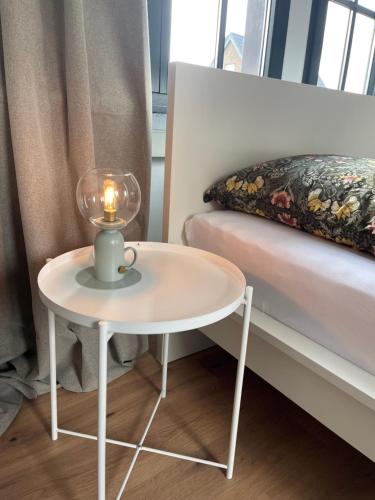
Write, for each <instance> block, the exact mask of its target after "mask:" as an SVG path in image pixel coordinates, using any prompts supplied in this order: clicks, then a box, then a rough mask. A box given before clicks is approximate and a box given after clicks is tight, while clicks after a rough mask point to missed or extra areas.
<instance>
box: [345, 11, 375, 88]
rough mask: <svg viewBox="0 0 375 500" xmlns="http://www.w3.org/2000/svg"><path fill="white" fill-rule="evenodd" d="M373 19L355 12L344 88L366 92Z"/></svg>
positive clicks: (374, 23)
mask: <svg viewBox="0 0 375 500" xmlns="http://www.w3.org/2000/svg"><path fill="white" fill-rule="evenodd" d="M374 27H375V22H374V20H373V19H371V18H370V17H367V16H363V15H362V14H357V16H356V19H355V25H354V34H353V42H352V50H351V52H350V59H349V66H348V74H347V77H346V82H345V90H347V91H349V92H357V93H359V94H362V93H366V88H367V82H368V77H369V71H370V67H371V62H372V52H373V42H374Z"/></svg>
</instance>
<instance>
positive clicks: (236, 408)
mask: <svg viewBox="0 0 375 500" xmlns="http://www.w3.org/2000/svg"><path fill="white" fill-rule="evenodd" d="M252 295H253V288H252V287H250V286H248V287H246V290H245V294H244V299H243V305H244V314H243V327H242V339H241V349H240V354H239V358H238V364H237V375H236V386H235V393H234V402H233V412H232V423H231V431H230V441H229V451H228V459H227V463H226V464H222V463H219V462H214V461H211V460H205V459H202V458H196V457H191V456H188V455H182V454H180V453H174V452H170V451H165V450H159V449H157V448H150V447H148V446H144V441H145V439H146V436H147V433H148V431H149V429H150V427H151V424H152V421H153V419H154V417H155V414H156V411H157V409H158V407H159V404H160V402H161V400H162V399H164V398H165V397H166V394H167V373H168V348H169V334H168V333H166V334H164V338H163V357H162V382H161V391H160V394H159V397H158V400H157V402H156V404H155V406H154V409H153V411H152V414H151V416H150V418H149V420H148V422H147V425H146V428H145V430H144V432H143V434H142V437H141V439H140V441H139V443H138V444H132V443H127V442H126V441H118V440H114V439H108V438H107V437H106V409H107V401H106V400H107V355H108V341H109V339H110V338H111V337H112V335H113V332H112V331H110V329H109V324H108V323H107V322H105V321H100V322H99V387H98V435H97V436H94V435H90V434H84V433H81V432H74V431H69V430H66V429H61V428H58V425H57V393H56V345H55V315H54V313H53V312H52V311H48V324H49V342H50V374H51V435H52V439H53V440H56V439H57V437H58V434H59V433H60V434H68V435H71V436H76V437H81V438H86V439H92V440H97V441H98V470H97V473H98V500H105V456H106V444H107V443H108V444H115V445H119V446H124V447H127V448H132V449H134V450H135V453H134V456H133V459H132V461H131V464H130V466H129V468H128V471H127V473H126V475H125V478H124V480H123V482H122V484H121V488H120V491H119V493H118V495H117V497H116V500H120V498H121V496H122V495H123V493H124V491H125V487H126V485H127V482H128V480H129V477H130V475H131V472H132V470H133V468H134V465H135V463H136V461H137V458H138V456H139V454H140V452H141V451H148V452H151V453H157V454H160V455H164V456H169V457H174V458H179V459H181V460H188V461H191V462H196V463H201V464H205V465H210V466H213V467H218V468H221V469H225V470H226V477H227V479H231V478H232V477H233V468H234V459H235V452H236V442H237V433H238V422H239V415H240V404H241V395H242V386H243V376H244V370H245V361H246V351H247V343H248V334H249V327H250V315H251V303H252Z"/></svg>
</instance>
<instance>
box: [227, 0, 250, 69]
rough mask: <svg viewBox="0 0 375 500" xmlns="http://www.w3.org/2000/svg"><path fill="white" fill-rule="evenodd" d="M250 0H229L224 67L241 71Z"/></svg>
mask: <svg viewBox="0 0 375 500" xmlns="http://www.w3.org/2000/svg"><path fill="white" fill-rule="evenodd" d="M247 4H248V0H229V1H228V8H227V23H226V27H225V44H224V63H223V67H224V69H229V70H230V71H241V66H242V55H243V46H244V38H245V25H246V14H247Z"/></svg>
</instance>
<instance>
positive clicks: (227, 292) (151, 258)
mask: <svg viewBox="0 0 375 500" xmlns="http://www.w3.org/2000/svg"><path fill="white" fill-rule="evenodd" d="M129 245H132V246H135V247H136V248H137V250H138V260H137V263H136V266H135V269H134V270H128V271H127V273H128V282H127V285H128V286H123V287H122V288H119V284H117V285H116V284H113V285H111V286H112V288H111V289H108V288H107V289H104V288H100V287H98V286H96V284H95V282H93V279H91V278H90V276H91V275H90V268H91V266H92V261H91V254H92V247H86V248H81V249H78V250H74V251H72V252H68V253H65V254H63V255H60V256H59V257H56V258H55V259H52V260H49V261H48V262H47V264H46V265H45V266H44V267H43V269H42V270H41V271H40V273H39V276H38V286H39V293H40V297H41V300H42V301H43V303H44V304H45V305H46V306H47V308H48V323H49V346H50V374H51V382H50V383H51V434H52V439H53V440H56V439H57V437H58V433H62V434H69V435H73V436H78V437H83V438H88V439H95V440H97V441H98V462H97V463H98V465H97V476H98V499H99V500H105V460H106V459H105V456H106V455H105V451H106V450H105V448H106V443H112V444H117V445H120V446H126V447H129V448H133V449H134V450H135V453H134V456H133V460H132V462H131V464H130V466H129V469H128V472H127V474H126V475H125V478H124V480H123V483H122V485H121V488H120V491H119V493H118V495H117V497H116V498H117V500H118V499H120V498H121V496H122V494H123V492H124V490H125V487H126V484H127V482H128V479H129V477H130V474H131V472H132V470H133V467H134V464H135V462H136V460H137V457H138V455H139V453H140V452H141V451H148V452H152V453H159V454H162V455H168V456H172V457H176V458H180V459H183V460H190V461H194V462H199V463H203V464H207V465H211V466H216V467H220V468H222V469H226V475H227V478H228V479H231V478H232V475H233V465H234V456H235V448H236V440H237V429H238V419H239V413H240V401H241V393H242V383H243V374H244V367H245V357H246V349H247V339H248V332H249V324H250V311H251V301H252V292H253V289H252V287H249V286H248V287H246V281H245V277H244V275H243V274H242V272H241V271H240V270H239V269H238V268H237V267H236V266H235V265H234V264H232V263H230V262H229V261H227V260H226V259H223V258H222V257H219V256H217V255H214V254H211V253H209V252H205V251H202V250H198V249H196V248H190V247H186V246H182V245H172V244H167V243H147V242H135V243H134V242H133V243H129ZM127 273H126V274H127ZM94 281H95V280H94ZM241 304H243V305H244V315H243V328H242V341H241V352H240V356H239V360H238V366H237V377H236V386H235V395H234V404H233V414H232V424H231V433H230V442H229V452H228V459H227V463H225V464H222V463H218V462H213V461H209V460H204V459H201V458H194V457H190V456H186V455H181V454H179V453H173V452H170V451H164V450H159V449H156V448H150V447H148V446H145V445H144V441H145V438H146V435H147V432H148V430H149V428H150V426H151V423H152V420H153V418H154V416H155V413H156V410H157V408H158V406H159V403H160V401H161V399H163V398H165V397H166V390H167V364H168V343H169V334H171V333H175V332H182V331H187V330H192V329H195V328H200V327H203V326H206V325H209V324H212V323H215V322H216V321H219V320H221V319H223V318H225V317H226V316H229V315H230V314H231V313H233V312H234V311H235V310H236V309H237V308H238V307H239V306H240V305H241ZM55 314H57V315H59V316H61V317H63V318H65V319H67V320H69V321H72V322H74V323H78V324H80V325H83V326H88V327H91V328H93V327H97V328H98V331H99V335H98V342H99V389H98V433H97V436H92V435H88V434H83V433H79V432H73V431H69V430H66V429H61V428H59V427H58V423H57V394H56V344H55ZM115 332H116V333H126V334H138V335H153V334H163V336H164V337H163V361H162V365H163V366H162V383H161V392H160V395H159V398H158V400H157V402H156V405H155V407H154V410H153V412H152V414H151V416H150V418H149V420H148V423H147V425H146V428H145V431H144V433H143V435H142V437H141V439H140V441H139V442H138V443H136V444H132V443H127V442H124V441H116V440H112V439H108V438H107V437H106V400H107V346H108V341H109V339H110V338H111V336H112V335H113V334H114V333H115Z"/></svg>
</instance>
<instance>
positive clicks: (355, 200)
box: [204, 155, 375, 255]
mask: <svg viewBox="0 0 375 500" xmlns="http://www.w3.org/2000/svg"><path fill="white" fill-rule="evenodd" d="M212 200H213V201H216V202H218V203H219V204H220V205H222V206H224V207H226V208H229V209H231V210H238V211H240V212H245V213H249V214H256V215H259V216H261V217H267V218H269V219H273V220H276V221H279V222H282V223H283V224H287V225H288V226H291V227H294V228H298V229H303V230H304V231H307V232H308V233H312V234H314V235H316V236H320V237H323V238H326V239H328V240H332V241H335V242H336V243H342V244H344V245H348V246H350V247H354V248H357V249H358V250H364V251H367V252H369V253H371V254H372V255H375V159H374V160H373V159H370V158H353V157H348V156H337V155H302V156H293V157H289V158H282V159H278V160H273V161H267V162H264V163H260V164H258V165H254V166H252V167H247V168H244V169H243V170H240V171H238V172H236V173H234V174H232V175H230V176H229V177H227V178H225V179H222V180H220V181H218V182H216V183H215V184H213V186H211V187H210V188H209V189H208V190H207V191H206V192H205V194H204V201H206V202H208V201H212Z"/></svg>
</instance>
